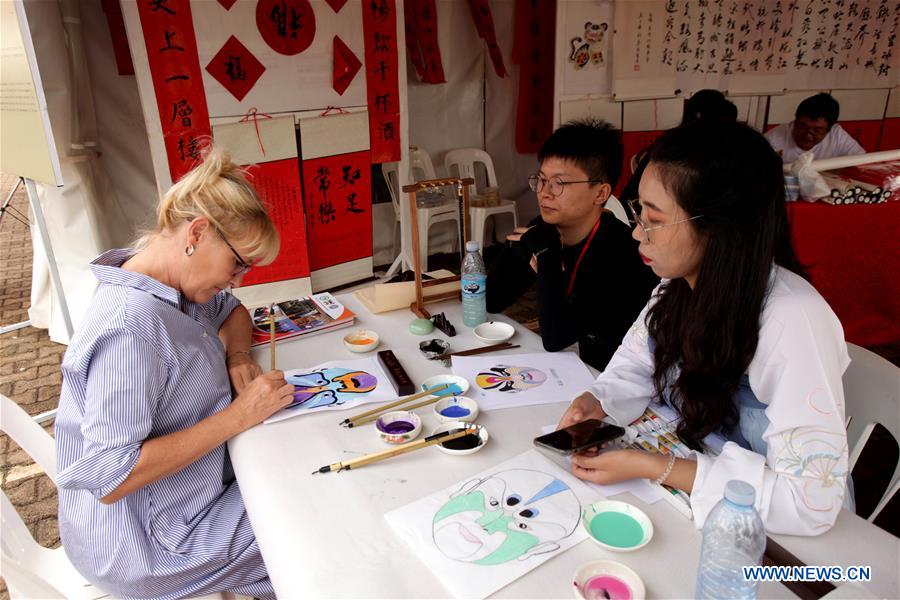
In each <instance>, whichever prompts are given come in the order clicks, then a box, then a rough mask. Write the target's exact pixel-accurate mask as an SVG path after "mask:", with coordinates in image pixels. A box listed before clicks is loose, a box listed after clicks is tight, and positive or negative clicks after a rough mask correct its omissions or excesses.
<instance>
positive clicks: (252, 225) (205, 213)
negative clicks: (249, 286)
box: [134, 145, 281, 265]
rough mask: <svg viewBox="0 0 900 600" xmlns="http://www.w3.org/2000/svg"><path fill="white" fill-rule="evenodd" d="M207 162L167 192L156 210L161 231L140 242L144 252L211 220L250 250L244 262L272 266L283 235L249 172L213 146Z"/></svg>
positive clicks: (151, 232) (221, 231)
mask: <svg viewBox="0 0 900 600" xmlns="http://www.w3.org/2000/svg"><path fill="white" fill-rule="evenodd" d="M204 154H205V156H204V157H203V161H202V162H201V163H200V164H198V165H197V166H196V167H194V168H193V169H191V170H190V171H188V172H187V173H186V174H185V175H184V176H183V177H182V178H181V179H179V180H178V181H177V182H176V183H175V184H174V185H173V186H172V187H171V188H169V191H168V192H166V194H165V196H163V198H162V200H161V201H160V203H159V206H158V207H157V209H156V227H155V228H154V229H153V230H150V231H146V232H144V234H143V235H142V236H141V237H140V238H139V239H138V240H137V241H136V242H135V244H134V245H135V247H136V248H138V249H143V248H145V247H147V245H148V244H149V243H150V242H151V241H153V240H154V239H155V238H156V237H157V236H159V235H160V234H162V233H163V232H166V231H171V230H173V229H175V228H176V227H177V226H178V225H179V224H180V223H182V222H184V221H192V220H193V219H195V218H197V217H206V218H207V219H209V222H210V224H211V225H212V226H213V227H215V228H216V229H218V230H219V232H220V233H221V234H222V235H224V236H225V237H226V238H228V240H229V241H231V242H232V243H234V242H235V240H240V244H241V246H243V247H245V248H249V250H248V251H247V252H248V253H247V255H246V256H245V258H246V259H247V260H249V261H251V262H258V263H259V264H263V265H266V264H269V263H271V262H272V261H273V260H275V258H276V257H277V256H278V249H279V248H280V246H281V241H280V239H279V237H278V232H277V231H276V230H275V226H274V225H273V224H272V221H271V220H269V215H268V214H267V213H266V209H265V207H264V206H263V203H262V201H261V200H260V198H259V196H258V195H257V194H256V190H254V189H253V186H252V185H251V184H250V182H249V181H247V172H246V171H245V170H244V169H242V168H241V167H239V166H237V165H236V164H234V162H232V160H231V157H230V156H229V154H228V152H226V151H225V150H223V149H222V148H218V147H215V146H213V145H210V146H208V147H207V148H206V149H205V151H204Z"/></svg>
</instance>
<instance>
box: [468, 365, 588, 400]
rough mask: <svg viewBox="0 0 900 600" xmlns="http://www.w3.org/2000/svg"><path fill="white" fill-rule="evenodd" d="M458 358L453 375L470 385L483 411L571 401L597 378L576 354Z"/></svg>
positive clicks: (471, 391) (470, 392) (472, 393)
mask: <svg viewBox="0 0 900 600" xmlns="http://www.w3.org/2000/svg"><path fill="white" fill-rule="evenodd" d="M501 360H502V361H503V362H502V363H501V364H497V363H498V362H499V361H498V360H497V358H491V357H490V356H454V357H452V361H453V374H454V375H458V376H460V377H462V378H464V379H466V380H467V381H468V382H469V385H470V387H469V394H470V395H473V396H474V398H475V399H476V400H477V401H478V404H479V408H480V409H481V410H493V409H499V408H511V407H514V406H530V405H533V404H549V403H552V402H568V401H570V400H571V399H572V398H574V397H575V396H577V395H579V394H580V393H582V392H583V391H584V390H585V388H587V387H588V386H589V385H590V384H591V383H593V382H594V376H593V375H591V372H590V370H589V369H588V368H587V367H586V366H585V365H584V363H583V362H581V359H580V358H578V355H577V354H575V353H574V352H543V353H540V354H511V355H508V356H504V357H502V359H501Z"/></svg>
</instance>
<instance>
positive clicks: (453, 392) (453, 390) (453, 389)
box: [425, 381, 463, 414]
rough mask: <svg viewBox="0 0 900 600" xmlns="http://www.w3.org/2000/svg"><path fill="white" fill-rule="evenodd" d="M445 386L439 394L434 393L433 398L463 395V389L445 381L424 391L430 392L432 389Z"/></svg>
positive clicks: (456, 384)
mask: <svg viewBox="0 0 900 600" xmlns="http://www.w3.org/2000/svg"><path fill="white" fill-rule="evenodd" d="M445 384H446V385H447V386H448V387H447V389H446V390H441V391H440V392H435V393H434V395H435V396H439V397H440V396H458V395H460V394H462V393H463V389H462V388H461V387H460V386H459V384H458V383H451V382H449V381H447V382H445V383H437V384H435V385H432V386H430V387H427V388H425V389H426V390H430V389H432V388H436V387H440V386H442V385H445ZM441 414H443V413H441Z"/></svg>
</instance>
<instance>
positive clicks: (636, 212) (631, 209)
mask: <svg viewBox="0 0 900 600" xmlns="http://www.w3.org/2000/svg"><path fill="white" fill-rule="evenodd" d="M625 206H627V207H628V220H629V221H631V224H632V225H637V226H638V227H640V228H641V231H643V232H644V239H645V241H646V242H647V243H648V244H650V243H651V240H650V232H651V231H654V230H656V229H662V228H664V227H671V226H672V225H678V224H679V223H686V222H688V221H693V220H694V219H699V218H700V217H702V216H703V215H697V216H694V217H688V218H687V219H679V220H678V221H673V222H671V223H663V224H661V225H647V224H646V223H645V222H644V220H643V219H642V218H641V203H640V202H638V201H637V200H635V199H634V198H632V199H630V200H627V201H626V202H625Z"/></svg>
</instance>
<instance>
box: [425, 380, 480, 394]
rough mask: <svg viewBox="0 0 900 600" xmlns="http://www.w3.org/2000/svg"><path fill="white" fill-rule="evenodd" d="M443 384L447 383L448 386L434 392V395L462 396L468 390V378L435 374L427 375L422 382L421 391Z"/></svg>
mask: <svg viewBox="0 0 900 600" xmlns="http://www.w3.org/2000/svg"><path fill="white" fill-rule="evenodd" d="M444 384H447V385H448V386H449V387H447V389H445V390H441V391H440V392H435V394H434V395H435V396H462V395H463V394H465V393H466V392H468V391H469V380H468V379H466V378H465V377H460V376H459V375H435V376H434V377H429V378H428V379H426V380H425V381H423V382H422V391H425V390H430V389H431V388H434V387H437V386H439V385H444Z"/></svg>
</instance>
